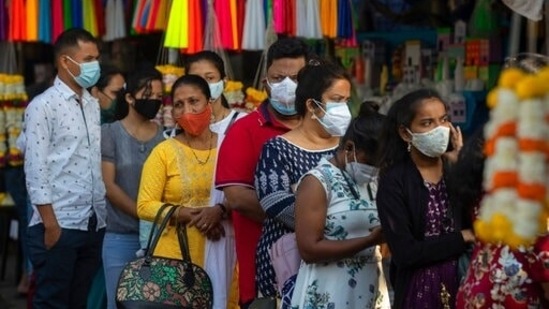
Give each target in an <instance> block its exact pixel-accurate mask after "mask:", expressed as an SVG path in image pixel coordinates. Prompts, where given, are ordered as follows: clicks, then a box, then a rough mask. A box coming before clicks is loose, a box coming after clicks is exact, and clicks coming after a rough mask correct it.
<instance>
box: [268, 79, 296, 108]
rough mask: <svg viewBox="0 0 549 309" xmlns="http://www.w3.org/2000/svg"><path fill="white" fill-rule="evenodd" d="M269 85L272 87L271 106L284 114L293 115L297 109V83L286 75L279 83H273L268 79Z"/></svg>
mask: <svg viewBox="0 0 549 309" xmlns="http://www.w3.org/2000/svg"><path fill="white" fill-rule="evenodd" d="M267 85H269V88H271V97H270V99H269V100H270V102H271V106H272V107H273V108H274V109H275V110H276V111H277V112H279V113H281V114H282V115H286V116H293V115H295V114H296V113H297V112H296V110H295V90H296V88H297V83H296V82H294V81H293V80H292V79H291V78H289V77H286V78H284V79H283V80H282V81H281V82H279V83H274V84H271V83H269V80H268V79H267Z"/></svg>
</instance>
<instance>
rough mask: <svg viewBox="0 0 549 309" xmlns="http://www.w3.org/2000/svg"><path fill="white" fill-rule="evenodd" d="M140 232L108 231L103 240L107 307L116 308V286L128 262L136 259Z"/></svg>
mask: <svg viewBox="0 0 549 309" xmlns="http://www.w3.org/2000/svg"><path fill="white" fill-rule="evenodd" d="M140 247H141V246H140V245H139V234H117V233H111V232H108V233H106V234H105V240H104V241H103V268H104V270H105V285H106V289H107V308H108V309H116V287H117V285H118V278H119V277H120V273H122V269H123V268H124V266H125V265H126V263H128V262H131V261H134V260H135V259H136V256H135V254H136V252H137V251H138V250H139V249H140Z"/></svg>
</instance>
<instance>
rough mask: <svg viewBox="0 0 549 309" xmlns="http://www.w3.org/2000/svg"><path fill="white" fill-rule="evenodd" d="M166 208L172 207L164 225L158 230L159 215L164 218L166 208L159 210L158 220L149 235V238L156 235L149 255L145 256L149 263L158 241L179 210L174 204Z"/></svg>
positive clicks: (165, 217) (148, 252)
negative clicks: (163, 213)
mask: <svg viewBox="0 0 549 309" xmlns="http://www.w3.org/2000/svg"><path fill="white" fill-rule="evenodd" d="M163 206H164V205H163ZM165 206H166V207H164V208H167V207H170V209H168V212H167V213H166V216H164V219H162V223H160V226H159V227H158V228H157V225H158V222H157V220H156V219H159V215H160V216H162V212H163V210H164V208H162V207H161V208H160V209H159V211H158V213H157V215H156V217H157V218H156V219H155V222H154V224H153V228H152V229H151V234H150V235H149V237H150V236H151V235H152V234H153V233H154V238H153V239H152V242H151V245H150V246H149V247H148V249H147V253H146V254H145V261H149V262H150V261H151V258H152V256H153V253H154V250H155V249H156V245H157V244H158V241H159V240H160V236H162V233H163V232H164V229H165V228H166V226H167V225H168V223H169V222H170V219H171V216H172V214H173V213H174V211H175V210H176V209H177V207H176V206H174V205H172V204H165Z"/></svg>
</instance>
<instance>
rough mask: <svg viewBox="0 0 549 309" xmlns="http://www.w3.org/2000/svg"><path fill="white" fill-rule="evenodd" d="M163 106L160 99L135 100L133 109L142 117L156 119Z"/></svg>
mask: <svg viewBox="0 0 549 309" xmlns="http://www.w3.org/2000/svg"><path fill="white" fill-rule="evenodd" d="M161 105H162V100H159V99H135V105H134V106H133V108H135V111H136V112H138V113H139V114H140V115H141V116H143V117H145V118H147V119H153V118H154V117H156V114H157V113H158V110H159V109H160V106H161Z"/></svg>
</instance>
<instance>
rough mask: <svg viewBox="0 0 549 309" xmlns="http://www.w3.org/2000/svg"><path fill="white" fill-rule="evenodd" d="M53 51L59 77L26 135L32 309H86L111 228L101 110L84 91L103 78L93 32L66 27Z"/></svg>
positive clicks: (33, 110)
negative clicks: (33, 284) (108, 227)
mask: <svg viewBox="0 0 549 309" xmlns="http://www.w3.org/2000/svg"><path fill="white" fill-rule="evenodd" d="M54 52H55V63H56V66H57V69H58V75H57V77H56V78H55V81H54V84H53V86H51V87H50V88H48V90H46V91H45V92H44V93H42V94H41V95H39V96H37V97H36V98H35V99H33V100H32V102H31V103H30V104H29V106H28V107H27V109H26V113H25V124H24V129H23V130H24V135H25V137H26V139H27V140H26V145H25V174H26V182H27V190H28V193H29V196H30V200H31V203H32V205H33V213H32V217H31V219H30V223H29V230H28V238H29V254H30V258H31V262H32V264H33V267H34V271H35V274H36V285H37V288H36V293H35V295H34V298H33V307H34V308H39V309H42V308H55V309H61V308H70V309H74V308H86V300H87V295H88V292H89V289H90V285H91V282H92V279H93V276H94V275H95V273H96V272H97V269H98V267H99V265H100V261H101V248H102V242H103V235H104V233H105V225H106V222H105V219H106V209H105V187H104V185H103V181H102V178H101V153H100V152H101V149H100V137H101V128H100V112H99V104H98V102H97V100H96V99H95V98H93V97H92V96H91V95H90V93H89V92H88V91H87V90H86V88H88V87H91V86H93V85H94V84H95V83H96V82H97V79H98V78H99V74H100V69H99V64H98V62H97V59H98V58H99V50H98V48H97V43H96V41H95V39H94V37H93V36H92V35H91V34H90V33H89V32H87V31H85V30H83V29H69V30H67V31H65V32H63V33H62V34H61V35H60V36H59V38H58V39H57V41H56V43H55V46H54Z"/></svg>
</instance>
